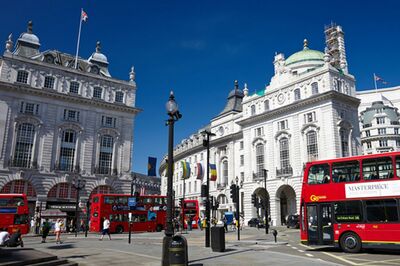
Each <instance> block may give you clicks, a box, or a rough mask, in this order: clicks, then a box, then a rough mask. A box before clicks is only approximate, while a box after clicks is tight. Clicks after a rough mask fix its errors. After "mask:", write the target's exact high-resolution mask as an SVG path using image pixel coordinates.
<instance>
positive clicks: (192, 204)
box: [182, 199, 199, 229]
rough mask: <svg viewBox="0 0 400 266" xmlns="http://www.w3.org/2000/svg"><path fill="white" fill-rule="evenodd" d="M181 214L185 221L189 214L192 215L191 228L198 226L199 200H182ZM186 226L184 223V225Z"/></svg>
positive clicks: (187, 219)
mask: <svg viewBox="0 0 400 266" xmlns="http://www.w3.org/2000/svg"><path fill="white" fill-rule="evenodd" d="M182 209H183V216H184V217H185V219H186V221H189V216H190V217H192V221H193V222H192V228H194V229H197V228H199V223H198V221H199V202H198V200H186V199H185V200H184V207H183V208H182ZM185 228H186V225H185Z"/></svg>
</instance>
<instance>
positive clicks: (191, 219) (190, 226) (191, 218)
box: [188, 215, 193, 231]
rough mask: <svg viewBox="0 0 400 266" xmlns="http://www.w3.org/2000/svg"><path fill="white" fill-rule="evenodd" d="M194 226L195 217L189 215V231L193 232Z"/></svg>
mask: <svg viewBox="0 0 400 266" xmlns="http://www.w3.org/2000/svg"><path fill="white" fill-rule="evenodd" d="M192 226H193V217H192V216H191V215H189V219H188V227H189V231H192Z"/></svg>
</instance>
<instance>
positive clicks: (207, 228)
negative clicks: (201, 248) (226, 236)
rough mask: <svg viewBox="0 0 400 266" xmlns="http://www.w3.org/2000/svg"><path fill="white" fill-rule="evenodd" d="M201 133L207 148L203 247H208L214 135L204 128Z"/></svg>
mask: <svg viewBox="0 0 400 266" xmlns="http://www.w3.org/2000/svg"><path fill="white" fill-rule="evenodd" d="M201 134H202V135H203V136H204V137H205V139H204V140H203V146H204V147H206V148H207V166H206V167H207V189H206V195H205V197H206V230H205V232H206V236H205V247H206V248H207V247H210V221H211V219H210V136H215V134H214V133H211V131H207V130H204V131H203V132H201Z"/></svg>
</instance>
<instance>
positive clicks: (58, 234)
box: [54, 219, 63, 244]
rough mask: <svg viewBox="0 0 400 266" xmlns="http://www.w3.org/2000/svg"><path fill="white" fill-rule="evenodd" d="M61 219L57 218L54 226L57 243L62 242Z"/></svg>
mask: <svg viewBox="0 0 400 266" xmlns="http://www.w3.org/2000/svg"><path fill="white" fill-rule="evenodd" d="M62 225H63V224H62V221H61V219H57V222H56V224H55V226H54V233H55V234H56V244H62V242H61V227H62Z"/></svg>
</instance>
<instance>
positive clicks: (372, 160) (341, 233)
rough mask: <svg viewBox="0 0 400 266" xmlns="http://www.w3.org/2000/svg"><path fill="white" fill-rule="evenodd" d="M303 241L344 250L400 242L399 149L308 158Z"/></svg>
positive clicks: (302, 204) (388, 245)
mask: <svg viewBox="0 0 400 266" xmlns="http://www.w3.org/2000/svg"><path fill="white" fill-rule="evenodd" d="M300 210H301V211H300V213H301V221H300V228H301V242H302V243H303V244H307V245H335V246H339V247H341V248H342V249H343V250H344V251H345V252H352V253H355V252H359V251H360V249H361V248H399V247H400V152H391V153H381V154H373V155H364V156H355V157H346V158H340V159H332V160H324V161H315V162H311V163H307V164H306V167H305V171H304V179H303V188H302V194H301V203H300Z"/></svg>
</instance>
